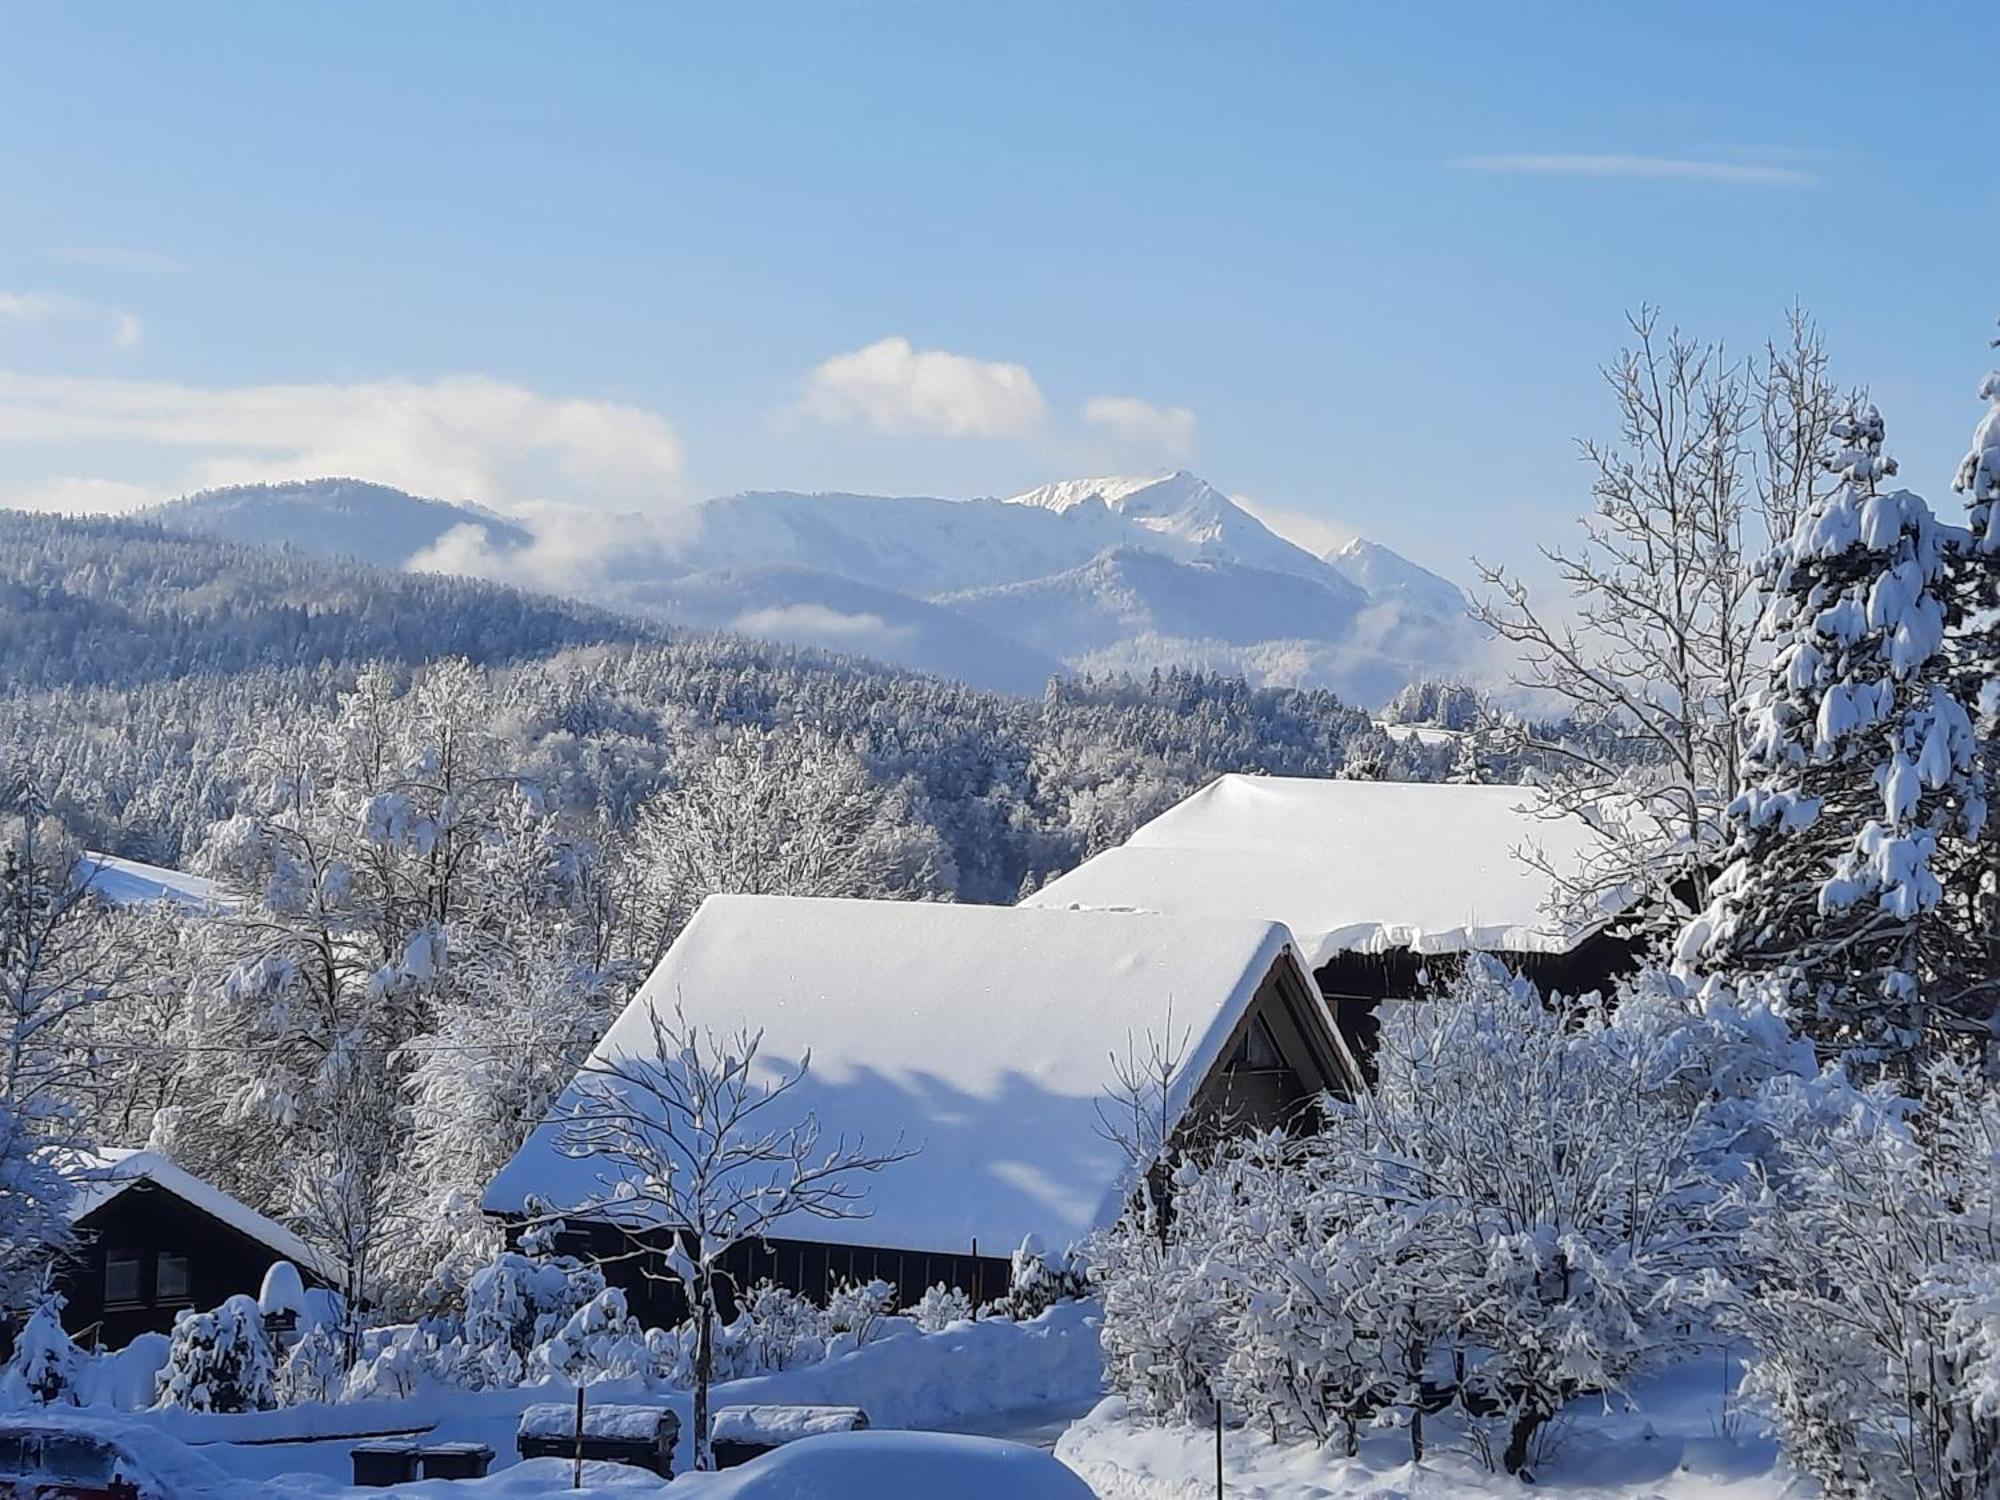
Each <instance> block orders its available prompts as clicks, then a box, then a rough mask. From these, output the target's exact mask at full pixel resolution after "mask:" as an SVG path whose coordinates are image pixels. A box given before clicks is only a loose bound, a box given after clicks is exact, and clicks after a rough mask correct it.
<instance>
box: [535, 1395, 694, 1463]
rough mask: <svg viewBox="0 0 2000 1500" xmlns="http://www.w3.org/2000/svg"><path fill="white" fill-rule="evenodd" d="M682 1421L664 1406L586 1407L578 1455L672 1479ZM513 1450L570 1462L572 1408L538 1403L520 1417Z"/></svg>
mask: <svg viewBox="0 0 2000 1500" xmlns="http://www.w3.org/2000/svg"><path fill="white" fill-rule="evenodd" d="M680 1436H681V1419H680V1416H679V1414H678V1413H676V1412H675V1411H674V1410H673V1409H672V1408H671V1407H666V1406H613V1405H605V1406H591V1407H586V1408H585V1409H584V1413H583V1456H584V1457H585V1458H588V1459H595V1460H600V1461H602V1462H605V1463H614V1464H628V1465H630V1466H632V1467H633V1468H639V1469H651V1470H652V1471H653V1472H654V1473H655V1474H657V1475H659V1476H660V1477H661V1478H662V1479H672V1478H673V1477H674V1444H675V1443H677V1442H679V1441H680ZM514 1447H515V1449H516V1450H517V1451H518V1452H519V1453H520V1455H521V1457H523V1458H570V1457H573V1456H574V1455H575V1453H576V1451H577V1431H576V1408H575V1407H574V1406H571V1405H569V1404H568V1403H567V1402H553V1401H551V1402H543V1403H540V1404H537V1405H535V1406H531V1407H529V1408H528V1409H527V1410H526V1411H524V1412H522V1413H521V1426H520V1429H519V1431H518V1432H517V1433H516V1435H515V1438H514Z"/></svg>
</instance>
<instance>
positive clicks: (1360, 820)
mask: <svg viewBox="0 0 2000 1500" xmlns="http://www.w3.org/2000/svg"><path fill="white" fill-rule="evenodd" d="M1533 799H1534V793H1533V792H1532V791H1530V790H1528V789H1526V788H1523V787H1518V786H1458V785H1439V784H1436V783H1416V782H1391V781H1332V780H1311V779H1306V778H1300V777H1281V776H1223V777H1221V778H1219V779H1218V780H1216V781H1213V782H1211V783H1210V784H1209V785H1208V786H1207V787H1205V788H1203V789H1202V790H1201V791H1200V792H1197V793H1196V794H1195V795H1194V796H1192V797H1190V798H1188V799H1187V800H1186V801H1184V802H1181V803H1179V804H1178V805H1176V806H1174V807H1171V808H1169V809H1168V810H1167V811H1166V812H1164V813H1162V814H1160V816H1159V817H1157V818H1154V819H1153V820H1152V821H1151V822H1150V823H1147V824H1145V825H1144V826H1143V827H1141V828H1140V829H1139V830H1138V831H1137V832H1135V833H1134V834H1133V835H1132V836H1131V838H1129V839H1127V840H1126V841H1125V842H1124V843H1123V844H1120V845H1118V846H1117V847H1115V848H1112V849H1107V850H1105V851H1104V852H1103V853H1101V854H1098V855H1095V856H1093V857H1092V858H1090V859H1087V860H1085V861H1084V862H1083V863H1082V864H1081V865H1079V866H1077V868H1076V869H1074V870H1072V871H1070V872H1069V873H1068V874H1067V875H1063V876H1059V877H1058V878H1057V879H1055V880H1052V881H1050V882H1049V883H1048V884H1047V885H1045V886H1044V887H1042V889H1041V890H1039V891H1037V892H1035V893H1034V894H1033V895H1031V896H1029V897H1027V898H1026V899H1025V900H1024V901H1023V902H1022V905H1023V906H1030V907H1035V908H1038V909H1041V910H1062V909H1092V910H1104V909H1122V910H1140V911H1154V912H1162V913H1167V914H1170V915H1195V914H1201V915H1205V916H1222V915H1229V916H1240V917H1256V918H1262V919H1264V920H1267V921H1276V922H1281V923H1283V924H1284V925H1285V927H1286V928H1287V929H1289V930H1290V932H1291V933H1292V934H1293V936H1294V937H1295V938H1296V940H1297V943H1298V951H1299V954H1300V956H1301V957H1302V958H1303V960H1304V961H1305V963H1306V965H1307V966H1308V967H1309V968H1310V969H1311V970H1312V973H1313V977H1314V978H1315V979H1316V980H1317V981H1318V985H1319V990H1320V993H1321V995H1322V996H1324V997H1325V999H1326V1002H1327V1005H1328V1006H1329V1007H1330V1008H1331V1010H1332V1011H1333V1014H1334V1016H1335V1018H1336V1020H1337V1021H1338V1023H1339V1025H1340V1029H1341V1031H1342V1033H1343V1035H1344V1036H1345V1038H1346V1039H1347V1041H1348V1044H1349V1046H1350V1047H1351V1049H1352V1050H1353V1051H1354V1053H1355V1054H1356V1055H1357V1056H1359V1057H1361V1058H1362V1059H1363V1061H1364V1062H1365V1061H1366V1060H1367V1058H1368V1055H1369V1053H1370V1052H1371V1051H1372V1050H1373V1040H1374V1036H1375V1033H1376V1031H1377V1029H1378V1028H1379V1025H1380V1019H1379V1013H1378V1008H1379V1007H1380V1006H1381V1005H1382V1004H1383V1002H1385V1001H1392V1002H1393V1001H1397V1000H1406V999H1413V998H1416V997H1417V996H1419V995H1421V994H1422V993H1424V991H1425V989H1426V987H1427V985H1428V984H1430V983H1433V982H1435V981H1436V980H1437V979H1439V978H1441V977H1442V975H1443V973H1444V971H1446V970H1447V969H1448V968H1449V967H1450V965H1451V964H1452V963H1453V962H1454V961H1455V960H1456V959H1457V958H1458V956H1460V955H1463V954H1465V953H1468V952H1480V953H1490V954H1493V955H1494V956H1495V957H1497V958H1499V959H1500V960H1501V961H1502V962H1504V963H1506V964H1507V965H1508V966H1509V967H1510V968H1512V969H1514V970H1515V971H1516V972H1518V973H1521V974H1524V975H1526V976H1527V977H1528V978H1530V979H1532V980H1534V981H1535V982H1536V983H1537V984H1540V985H1542V986H1544V987H1545V988H1554V989H1559V990H1562V991H1564V992H1566V993H1570V994H1578V993H1582V992H1583V991H1586V990H1591V989H1598V988H1601V987H1602V986H1604V985H1605V984H1607V983H1608V982H1609V981H1611V980H1613V979H1615V978H1616V977H1618V976H1619V975H1621V974H1624V973H1628V972H1630V970H1631V969H1632V968H1633V967H1634V966H1635V965H1636V963H1637V961H1638V949H1637V946H1636V944H1635V943H1634V942H1633V941H1632V940H1631V939H1630V938H1629V936H1627V935H1626V934H1625V933H1623V932H1622V931H1621V930H1620V926H1619V919H1620V917H1621V916H1622V915H1623V910H1622V907H1621V905H1620V904H1619V903H1618V902H1616V901H1611V902H1607V903H1605V904H1604V905H1603V906H1602V908H1601V909H1599V910H1597V911H1595V912H1593V913H1592V914H1591V915H1590V916H1589V917H1587V918H1586V919H1583V920H1574V919H1570V918H1565V917H1560V916H1557V915H1556V914H1555V912H1554V906H1555V904H1556V896H1557V886H1556V881H1555V879H1554V878H1553V877H1552V875H1551V874H1550V873H1549V869H1554V870H1559V871H1560V870H1579V871H1580V870H1581V869H1583V868H1584V866H1585V864H1586V862H1587V861H1588V860H1589V859H1590V858H1591V857H1592V856H1593V855H1594V854H1595V853H1596V852H1598V849H1599V847H1600V846H1599V845H1598V843H1597V836H1596V835H1595V834H1594V833H1593V832H1592V831H1591V830H1590V829H1589V828H1588V827H1587V826H1586V825H1585V824H1584V823H1583V822H1582V821H1581V820H1579V819H1576V818H1571V817H1550V816H1545V815H1543V814H1542V813H1541V812H1540V811H1538V810H1537V808H1536V807H1535V805H1534V800H1533ZM1528 849H1533V850H1535V851H1537V852H1538V854H1539V856H1540V859H1539V861H1530V860H1527V859H1524V858H1523V857H1522V854H1523V852H1524V851H1525V850H1528ZM1541 863H1545V864H1546V865H1547V866H1548V867H1549V869H1544V868H1538V864H1541Z"/></svg>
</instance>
